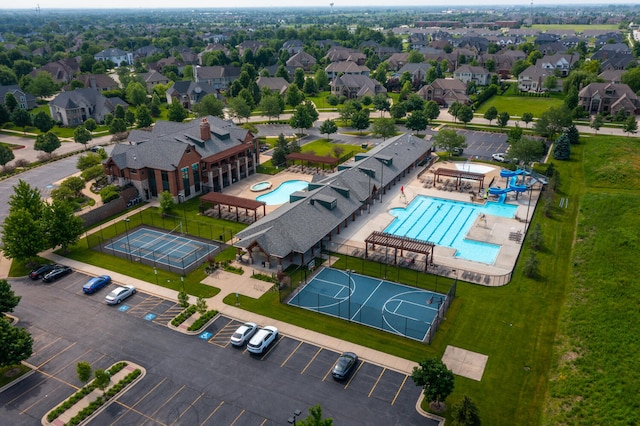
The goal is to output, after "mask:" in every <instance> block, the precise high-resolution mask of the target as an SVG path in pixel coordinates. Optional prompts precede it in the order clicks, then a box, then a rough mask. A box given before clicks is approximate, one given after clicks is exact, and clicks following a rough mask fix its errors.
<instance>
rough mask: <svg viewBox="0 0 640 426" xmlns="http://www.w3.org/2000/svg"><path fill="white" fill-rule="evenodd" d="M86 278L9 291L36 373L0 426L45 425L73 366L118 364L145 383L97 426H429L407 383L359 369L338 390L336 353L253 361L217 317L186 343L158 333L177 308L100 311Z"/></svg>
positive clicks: (297, 346)
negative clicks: (316, 413)
mask: <svg viewBox="0 0 640 426" xmlns="http://www.w3.org/2000/svg"><path fill="white" fill-rule="evenodd" d="M86 279H87V277H86V276H84V275H82V274H80V273H74V274H71V275H70V276H68V277H65V278H63V279H61V280H60V281H58V282H56V283H53V284H43V283H41V282H32V281H30V280H28V279H26V278H25V279H14V280H11V284H12V286H13V288H14V290H15V292H16V293H17V294H18V295H21V296H22V300H21V302H20V304H19V305H18V307H17V308H16V311H15V314H16V315H17V316H18V317H19V318H20V322H19V325H20V326H22V327H25V328H27V329H28V330H29V331H30V332H31V333H32V335H33V336H34V339H35V343H34V354H33V356H32V357H31V358H30V359H29V362H30V363H32V364H33V365H36V366H37V367H38V371H37V372H36V373H35V374H33V375H32V376H30V377H28V378H27V379H25V380H23V381H22V382H19V383H17V384H15V385H14V386H12V387H11V388H9V389H7V390H5V391H4V392H3V393H1V394H0V424H7V425H9V424H10V425H37V424H40V419H41V417H42V416H43V415H45V414H46V413H47V412H48V411H49V410H50V409H52V408H54V407H55V406H57V405H58V404H59V403H60V402H62V401H63V400H64V399H65V398H67V397H69V396H70V395H71V394H72V393H74V392H75V390H76V387H79V386H81V383H80V382H79V381H78V379H77V376H76V373H75V366H76V364H77V363H78V362H79V361H87V362H90V363H91V364H92V366H93V368H94V369H95V368H108V367H109V366H110V365H112V364H113V363H115V362H117V361H121V360H129V361H132V362H135V363H138V364H140V365H142V366H143V367H145V368H146V370H147V375H146V376H145V377H144V378H143V379H142V381H141V382H139V383H138V384H136V385H135V386H134V387H133V388H132V389H131V390H129V391H128V392H126V393H125V394H124V395H121V396H120V397H118V398H117V400H116V401H115V402H113V403H112V404H111V405H110V406H109V407H108V408H107V409H106V410H104V411H103V412H101V413H100V414H98V416H97V417H96V418H95V419H94V420H93V421H92V424H115V425H128V424H143V423H144V424H166V425H168V424H183V425H195V424H206V425H214V424H215V425H231V424H234V425H286V424H288V423H287V419H288V418H289V417H290V416H291V414H292V413H293V412H294V411H295V410H297V409H300V410H302V412H303V414H302V418H304V417H306V416H307V413H308V412H307V409H308V408H309V407H311V406H313V405H316V404H321V406H322V410H323V414H324V415H325V416H326V417H331V418H333V419H334V423H335V424H342V425H355V424H366V425H425V424H431V423H430V421H429V420H428V419H425V418H424V417H422V416H421V415H420V414H419V413H417V411H416V409H415V404H416V401H417V399H418V397H419V395H420V389H419V388H417V387H416V386H415V385H414V384H413V382H412V381H411V379H410V378H409V377H408V376H406V375H404V374H401V373H398V372H395V371H392V370H388V369H384V368H383V367H381V366H378V365H375V364H372V363H369V362H361V363H360V364H359V365H358V370H357V371H356V372H355V373H354V374H353V375H352V377H351V379H350V380H348V381H346V382H336V381H334V380H333V379H332V378H331V376H330V374H329V372H330V369H331V366H332V365H333V363H334V362H335V360H336V359H337V357H338V355H339V354H338V353H336V352H333V351H330V350H327V349H324V348H322V347H320V346H318V345H315V344H313V343H311V342H301V341H298V340H296V339H293V338H291V337H288V336H280V338H279V339H278V341H277V343H276V344H274V345H272V346H271V347H270V349H269V351H268V353H266V354H265V355H264V356H253V355H250V354H248V353H247V352H246V351H245V350H244V349H237V348H234V347H232V346H230V345H228V337H229V335H230V333H231V332H232V331H233V330H234V329H235V327H236V326H237V324H238V322H237V321H233V320H231V319H228V318H225V317H220V318H219V319H218V320H216V322H215V323H213V324H212V325H210V326H209V327H208V328H207V334H205V335H201V336H188V335H184V334H181V333H178V332H176V331H173V330H171V329H169V328H167V327H166V326H164V325H163V324H162V323H164V322H165V321H166V320H167V318H169V317H170V316H172V315H175V312H177V311H178V307H177V305H176V304H175V303H174V302H172V301H168V300H163V299H159V298H157V297H155V296H150V295H145V294H141V293H138V294H136V295H134V296H133V297H132V298H130V299H128V300H127V301H125V302H124V303H123V305H124V306H125V307H123V305H120V307H114V306H107V305H105V304H104V303H103V302H102V301H103V300H104V296H105V295H106V294H107V292H108V291H109V290H108V289H102V290H101V291H99V292H98V293H97V294H95V295H91V296H87V295H84V294H82V291H81V287H82V284H83V283H84V282H85V281H86ZM126 307H128V308H126ZM150 314H152V315H150ZM154 315H155V317H154Z"/></svg>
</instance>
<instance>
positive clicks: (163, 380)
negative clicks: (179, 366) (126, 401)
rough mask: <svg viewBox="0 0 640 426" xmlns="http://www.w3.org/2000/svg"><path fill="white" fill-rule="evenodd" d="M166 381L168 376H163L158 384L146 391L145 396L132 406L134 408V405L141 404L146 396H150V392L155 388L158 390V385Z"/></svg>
mask: <svg viewBox="0 0 640 426" xmlns="http://www.w3.org/2000/svg"><path fill="white" fill-rule="evenodd" d="M166 381H167V378H166V377H165V378H163V379H162V380H161V381H160V383H158V384H157V385H155V386H154V387H153V388H151V389H150V390H149V392H147V393H145V394H144V396H143V397H142V398H140V399H139V400H138V401H136V403H135V404H133V405H132V406H131V408H133V407H135V406H136V405H138V404H140V403H141V402H142V400H143V399H145V398H146V397H148V396H149V394H151V392H153V391H154V390H156V389H157V388H158V386H160V385H161V384H163V383H164V382H166Z"/></svg>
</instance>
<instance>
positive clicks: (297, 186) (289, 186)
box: [256, 180, 309, 206]
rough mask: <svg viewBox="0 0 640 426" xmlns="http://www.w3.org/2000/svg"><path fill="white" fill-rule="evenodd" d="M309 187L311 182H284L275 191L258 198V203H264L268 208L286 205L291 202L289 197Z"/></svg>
mask: <svg viewBox="0 0 640 426" xmlns="http://www.w3.org/2000/svg"><path fill="white" fill-rule="evenodd" d="M308 187H309V182H307V181H306V180H288V181H285V182H282V183H281V184H280V186H278V187H277V188H276V189H274V190H273V191H269V192H267V193H266V194H264V195H261V196H259V197H258V198H256V200H258V201H264V202H265V203H267V205H268V206H275V205H277V204H284V203H288V202H289V195H291V194H293V193H294V192H296V191H302V190H304V189H307V188H308Z"/></svg>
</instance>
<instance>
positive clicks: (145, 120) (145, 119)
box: [136, 105, 153, 129]
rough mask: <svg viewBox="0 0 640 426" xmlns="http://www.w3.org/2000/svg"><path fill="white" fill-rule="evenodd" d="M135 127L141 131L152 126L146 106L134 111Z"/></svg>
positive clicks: (151, 119)
mask: <svg viewBox="0 0 640 426" xmlns="http://www.w3.org/2000/svg"><path fill="white" fill-rule="evenodd" d="M136 123H137V124H136V127H137V128H139V129H141V128H145V127H149V126H151V125H152V124H153V118H152V117H151V113H150V112H149V108H147V106H146V105H140V106H139V107H138V110H137V111H136Z"/></svg>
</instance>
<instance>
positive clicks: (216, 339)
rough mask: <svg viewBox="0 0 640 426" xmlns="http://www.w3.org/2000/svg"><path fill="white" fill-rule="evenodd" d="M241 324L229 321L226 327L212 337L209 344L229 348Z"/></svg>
mask: <svg viewBox="0 0 640 426" xmlns="http://www.w3.org/2000/svg"><path fill="white" fill-rule="evenodd" d="M239 324H240V322H238V321H235V320H231V321H229V322H228V323H227V324H226V325H225V326H224V327H222V328H221V329H220V330H218V332H217V333H216V334H214V335H213V336H211V338H210V339H209V340H208V342H209V343H211V344H212V345H216V346H219V347H221V348H226V347H227V346H229V344H230V342H231V340H230V339H231V336H232V335H233V333H234V332H235V330H236V328H238V325H239ZM220 341H223V342H224V344H222V343H220Z"/></svg>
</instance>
